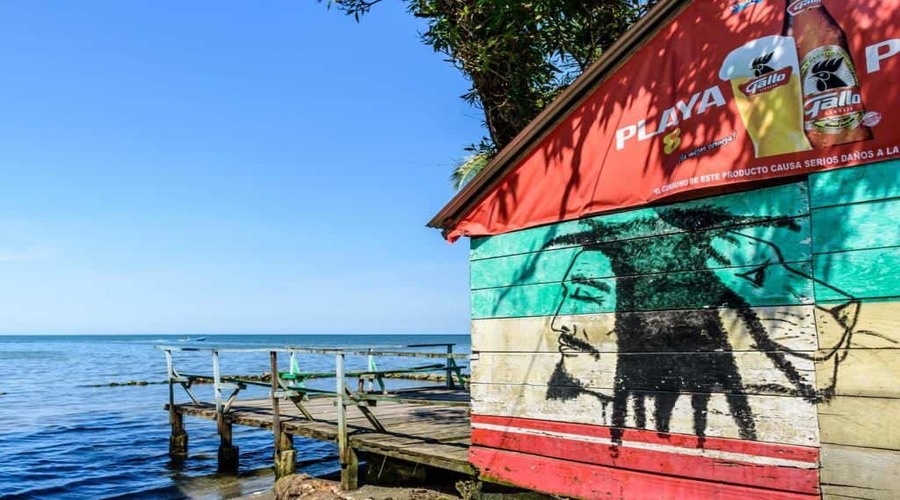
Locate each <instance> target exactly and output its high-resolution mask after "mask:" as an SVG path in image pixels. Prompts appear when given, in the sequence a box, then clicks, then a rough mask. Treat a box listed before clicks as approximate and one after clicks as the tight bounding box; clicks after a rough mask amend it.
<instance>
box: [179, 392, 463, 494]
mask: <svg viewBox="0 0 900 500" xmlns="http://www.w3.org/2000/svg"><path fill="white" fill-rule="evenodd" d="M392 395H395V396H398V397H400V398H402V399H403V400H404V401H403V402H397V401H391V400H381V401H378V402H377V404H376V405H374V406H368V409H369V410H370V411H371V412H372V413H374V415H375V417H377V419H378V421H379V422H380V423H381V424H382V426H383V427H384V431H378V430H377V429H376V428H375V427H374V426H373V425H372V423H371V422H370V421H369V420H368V419H367V418H366V417H365V416H364V415H363V413H362V411H360V409H359V408H358V407H356V406H355V405H354V404H352V403H351V404H348V405H347V427H348V437H349V444H350V447H351V448H352V449H353V450H356V451H360V452H366V453H372V454H377V455H382V456H387V457H391V458H397V459H401V460H406V461H409V462H414V463H419V464H424V465H429V466H432V467H438V468H442V469H448V470H452V471H455V472H459V473H463V474H468V475H472V476H475V475H477V470H476V469H475V468H474V467H472V465H471V464H470V463H469V460H468V451H469V445H470V444H471V442H470V436H471V428H470V422H469V406H468V405H465V406H459V405H449V404H448V405H442V404H440V403H439V401H451V402H456V403H457V404H458V403H460V402H463V403H464V402H468V401H469V395H468V393H467V392H466V391H464V390H460V389H452V388H448V387H429V388H415V389H406V390H402V391H397V392H394V393H392ZM410 400H427V401H431V403H429V404H427V405H426V404H416V403H414V402H410ZM278 406H279V417H280V419H279V420H280V422H281V431H282V432H284V433H287V434H290V435H295V436H303V437H307V438H312V439H317V440H320V441H331V442H337V441H338V435H339V432H338V411H337V406H336V405H335V399H334V397H313V398H311V399H310V400H309V401H305V402H303V407H304V408H305V409H306V410H307V411H308V412H309V413H310V414H311V416H312V417H313V420H308V419H307V418H306V417H304V416H303V414H302V413H301V412H300V411H299V410H298V409H297V408H296V407H295V406H294V405H293V404H292V403H291V402H290V401H289V400H286V399H285V400H281V402H280V404H279V405H278ZM166 410H168V405H166ZM175 413H177V414H179V415H182V416H190V417H198V418H203V419H206V420H211V421H216V405H215V404H212V403H199V404H196V403H184V404H176V405H175ZM273 413H274V412H273V407H272V400H271V399H269V398H266V399H253V400H238V401H235V403H234V404H233V405H232V406H231V408H230V410H229V411H228V413H227V414H226V419H227V420H228V421H230V423H231V424H236V425H243V426H248V427H256V428H260V429H272V427H273Z"/></svg>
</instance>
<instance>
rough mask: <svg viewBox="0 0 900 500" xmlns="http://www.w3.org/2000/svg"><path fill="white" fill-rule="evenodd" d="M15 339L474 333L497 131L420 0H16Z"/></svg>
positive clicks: (9, 68)
mask: <svg viewBox="0 0 900 500" xmlns="http://www.w3.org/2000/svg"><path fill="white" fill-rule="evenodd" d="M0 17H2V18H3V19H4V20H5V22H4V29H3V30H0V61H2V62H3V66H4V71H3V73H2V74H3V77H2V80H0V171H2V173H3V177H2V182H0V193H2V196H0V234H2V239H0V333H7V334H16V333H23V334H31V333H466V332H467V331H468V318H469V311H468V300H469V298H468V297H469V296H468V291H467V283H468V267H467V263H466V258H467V251H468V244H467V242H465V241H461V242H459V243H457V244H455V245H449V244H447V243H445V242H444V241H443V240H442V239H441V238H440V235H439V233H438V232H437V231H435V230H431V229H427V228H425V227H424V224H425V222H427V220H428V219H429V218H430V217H431V216H432V215H433V214H434V213H435V212H436V211H437V210H439V209H440V207H441V206H443V204H444V203H445V202H446V201H447V200H449V198H450V197H451V196H452V195H453V191H452V189H451V188H450V184H449V181H448V176H449V172H450V170H451V168H452V165H453V162H454V160H455V159H456V158H458V157H460V156H461V155H462V153H463V152H462V148H463V147H464V146H465V145H466V144H468V143H470V142H475V141H476V140H477V139H478V138H479V137H480V136H481V135H482V134H483V132H482V127H481V119H480V112H479V111H478V110H475V109H472V108H470V107H468V106H467V105H466V104H465V103H463V102H462V101H461V100H460V99H459V95H460V94H462V93H463V92H465V90H466V89H467V87H468V84H467V82H466V81H465V80H464V79H463V78H462V77H461V75H460V74H459V73H458V72H457V71H456V70H455V69H453V68H452V67H451V66H450V65H449V64H448V63H446V62H444V61H443V57H442V56H441V55H439V54H435V53H434V52H432V51H431V49H429V48H428V47H426V46H423V45H422V44H421V43H420V42H419V40H418V37H417V33H418V32H419V31H420V30H422V29H423V27H422V25H421V24H420V22H419V21H418V20H416V19H414V18H413V17H412V16H410V15H409V14H407V13H406V12H405V9H404V7H403V5H402V3H401V2H400V1H399V0H393V1H389V2H383V3H382V4H380V5H378V8H377V9H375V10H373V12H372V13H371V15H370V16H369V17H367V18H366V19H364V20H363V21H362V22H361V23H359V24H356V23H355V22H354V21H353V20H352V18H348V17H345V16H343V15H342V14H340V13H339V12H337V11H333V10H332V11H328V10H326V8H325V6H324V5H323V4H319V3H316V2H312V1H308V0H303V1H297V0H273V1H268V2H247V1H238V0H228V1H225V0H196V1H192V2H175V1H171V0H166V1H162V0H139V1H138V0H130V1H128V2H123V1H120V0H102V1H101V0H84V1H79V2H65V1H61V0H56V1H53V2H50V1H41V0H7V1H4V2H0Z"/></svg>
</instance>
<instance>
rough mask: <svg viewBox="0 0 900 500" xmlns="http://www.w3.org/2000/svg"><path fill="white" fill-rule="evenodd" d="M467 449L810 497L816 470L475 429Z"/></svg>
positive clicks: (816, 481)
mask: <svg viewBox="0 0 900 500" xmlns="http://www.w3.org/2000/svg"><path fill="white" fill-rule="evenodd" d="M472 445H473V446H474V445H480V446H487V447H490V448H499V449H502V450H510V451H516V452H522V453H528V454H532V455H540V456H544V457H551V458H559V459H563V460H570V461H576V462H583V463H587V464H595V465H605V466H610V467H616V468H620V469H631V470H638V471H645V472H652V473H660V474H668V475H673V476H682V477H685V478H694V479H702V480H708V481H721V482H725V483H731V484H739V485H746V486H754V487H759V488H771V489H778V490H786V491H797V492H802V493H811V494H815V493H818V492H819V471H818V469H800V468H795V467H786V466H778V465H762V464H753V463H746V462H737V461H731V460H725V459H722V458H712V457H704V456H691V455H683V454H678V453H670V452H665V451H657V450H643V449H634V448H629V447H627V446H621V447H617V448H613V447H611V446H609V445H608V444H603V443H586V442H583V441H574V440H568V439H565V438H560V437H556V436H534V435H524V434H520V433H515V432H500V431H495V430H487V429H477V428H476V429H472Z"/></svg>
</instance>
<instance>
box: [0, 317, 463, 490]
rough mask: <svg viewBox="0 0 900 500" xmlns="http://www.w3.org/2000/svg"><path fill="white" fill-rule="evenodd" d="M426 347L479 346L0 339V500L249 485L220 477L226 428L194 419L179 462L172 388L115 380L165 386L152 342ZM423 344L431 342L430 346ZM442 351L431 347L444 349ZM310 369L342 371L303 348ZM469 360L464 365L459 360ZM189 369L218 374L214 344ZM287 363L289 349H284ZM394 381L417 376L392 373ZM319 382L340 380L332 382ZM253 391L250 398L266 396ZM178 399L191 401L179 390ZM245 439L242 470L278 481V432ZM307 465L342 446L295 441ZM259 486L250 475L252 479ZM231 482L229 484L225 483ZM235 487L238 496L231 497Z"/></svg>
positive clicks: (283, 364) (306, 468) (404, 338)
mask: <svg viewBox="0 0 900 500" xmlns="http://www.w3.org/2000/svg"><path fill="white" fill-rule="evenodd" d="M418 343H454V344H456V345H455V347H454V352H458V353H468V352H470V344H469V337H468V336H467V335H446V336H443V335H427V336H426V335H423V336H411V335H327V336H325V335H294V336H287V335H284V336H283V335H228V336H206V340H205V341H202V342H184V341H181V339H180V338H179V337H175V336H172V337H167V336H136V335H129V336H109V335H103V336H0V498H3V499H5V498H67V499H69V498H72V499H77V498H116V497H121V498H185V497H195V498H222V497H229V496H231V495H237V494H240V493H241V492H242V490H241V489H240V487H238V486H235V487H234V488H232V489H231V490H229V489H228V488H227V486H229V485H234V484H235V479H234V478H231V477H227V476H219V475H217V474H216V449H217V447H218V436H217V435H216V430H215V424H214V423H213V422H211V421H207V420H200V419H195V418H191V417H186V418H185V425H186V428H187V431H188V435H189V457H188V459H187V460H186V461H185V462H184V463H181V464H178V463H174V462H172V461H171V460H170V459H169V457H168V454H167V453H168V437H169V424H168V414H167V413H166V412H165V411H164V410H163V405H164V404H165V403H166V402H167V401H168V386H167V385H166V384H162V383H156V384H148V385H143V386H130V385H126V386H110V385H109V384H111V383H123V382H129V381H147V382H163V381H164V380H165V379H166V363H165V355H164V353H163V351H160V350H158V349H155V348H154V346H155V345H159V344H168V345H177V346H182V347H185V346H190V347H203V348H207V347H213V346H215V347H221V348H228V347H271V346H285V345H292V346H303V347H352V348H368V347H383V348H399V347H401V346H405V345H408V344H418ZM422 350H425V349H422ZM435 350H438V349H432V351H435ZM298 361H299V364H300V367H301V369H302V370H304V371H327V370H333V369H334V363H335V359H334V356H328V355H302V356H300V357H299V359H298ZM220 362H221V367H222V368H221V369H222V373H223V374H227V375H248V374H261V373H263V372H267V371H268V370H269V356H268V353H265V352H257V353H229V352H223V353H221V354H220ZM376 362H377V363H378V367H379V368H380V369H389V368H400V367H408V366H413V365H416V364H427V363H430V362H433V361H431V360H425V359H421V358H419V359H417V358H397V357H393V358H386V357H385V358H381V357H379V358H376ZM366 364H367V360H366V357H365V356H351V357H348V359H347V368H348V370H349V369H361V368H364V367H365V366H366ZM461 364H465V363H464V362H461ZM175 367H176V369H178V370H179V371H181V372H182V373H190V374H212V358H211V356H210V354H209V353H208V352H179V353H176V354H175ZM279 369H280V370H287V369H288V356H287V355H286V354H282V355H280V356H279ZM390 383H391V384H393V385H394V387H400V386H408V385H411V384H414V382H410V381H390ZM309 385H310V386H312V387H320V388H324V389H332V390H333V388H334V380H333V379H325V380H317V381H315V382H314V383H313V384H309ZM195 390H196V392H197V395H198V397H199V398H201V399H202V400H205V401H210V400H212V387H211V385H201V386H196V387H195ZM266 396H267V392H266V390H265V388H254V387H251V388H250V389H249V390H248V391H247V392H246V393H244V392H242V393H241V397H240V398H239V399H242V398H245V397H246V398H250V397H266ZM176 401H177V402H182V401H188V397H187V395H186V394H184V391H182V390H181V389H180V387H179V386H176ZM234 443H235V444H236V445H238V446H239V447H240V460H241V476H243V477H244V478H245V481H244V482H247V480H248V479H250V480H252V478H254V477H256V478H259V479H258V480H257V484H265V483H266V481H269V482H270V481H271V475H270V474H269V475H266V474H265V472H266V470H267V469H269V468H271V466H272V459H271V456H272V435H271V434H270V433H269V432H268V431H263V430H256V429H250V428H247V427H241V426H235V427H234ZM295 447H296V449H297V452H298V461H299V463H298V471H299V472H305V473H308V474H312V475H321V474H325V473H329V472H333V471H334V470H337V468H338V465H337V449H336V447H335V446H334V445H332V444H330V443H323V442H319V441H314V440H307V439H301V438H299V437H298V438H297V439H295ZM251 482H252V481H251ZM223 486H225V487H223ZM229 491H230V493H229Z"/></svg>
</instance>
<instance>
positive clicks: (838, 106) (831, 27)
mask: <svg viewBox="0 0 900 500" xmlns="http://www.w3.org/2000/svg"><path fill="white" fill-rule="evenodd" d="M782 34H783V35H784V36H786V37H793V38H794V40H795V42H796V46H797V55H798V57H799V60H800V82H801V87H802V89H803V117H804V129H805V131H806V137H807V138H809V142H810V144H811V145H812V147H814V148H827V147H829V146H834V145H836V144H846V143H849V142H856V141H865V140H868V139H871V138H872V130H871V129H870V128H869V127H867V126H866V125H864V124H863V116H864V115H865V114H866V109H865V105H864V104H863V102H862V94H860V91H859V78H858V77H857V73H856V67H855V66H854V64H853V59H852V58H851V57H850V51H849V50H848V45H847V35H846V34H844V30H842V29H841V27H840V26H839V25H838V24H837V22H835V20H834V17H832V16H831V13H829V12H828V9H827V8H826V7H825V4H824V1H823V0H786V2H785V14H784V30H783V33H782Z"/></svg>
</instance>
